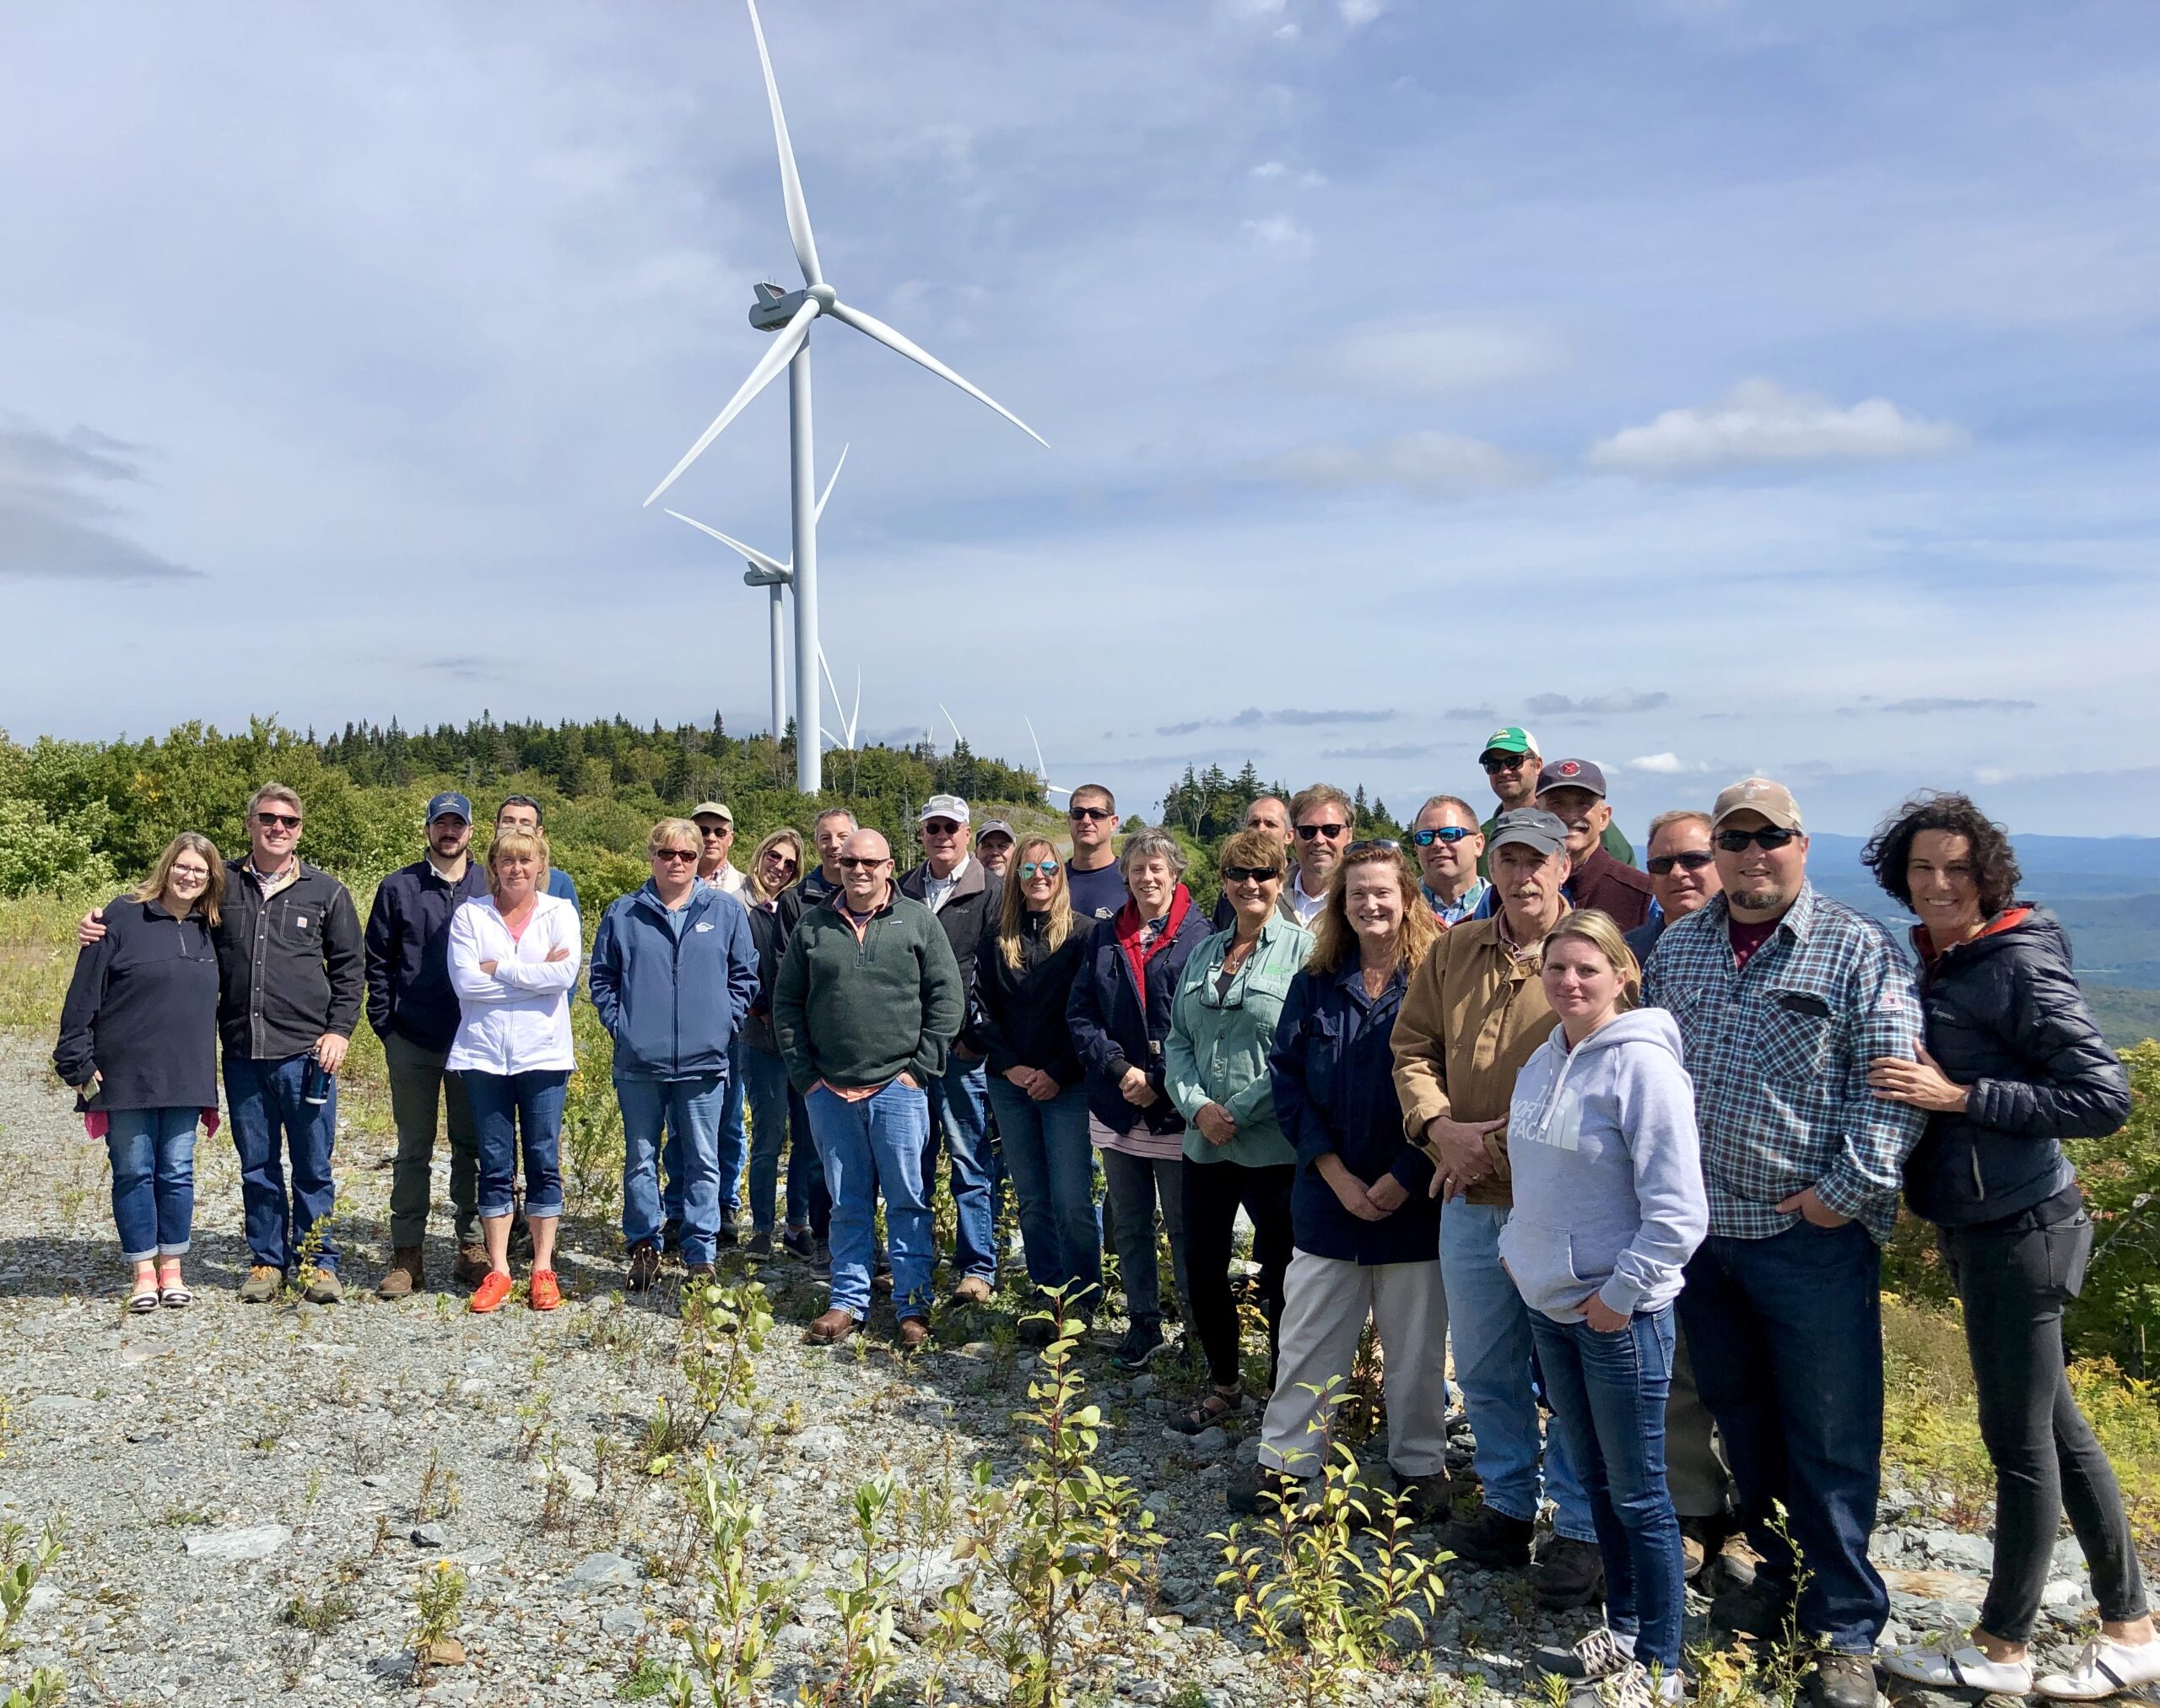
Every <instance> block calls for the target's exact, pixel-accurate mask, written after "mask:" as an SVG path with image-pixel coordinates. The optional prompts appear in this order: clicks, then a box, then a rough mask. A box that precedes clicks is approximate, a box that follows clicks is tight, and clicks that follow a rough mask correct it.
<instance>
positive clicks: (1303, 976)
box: [1267, 961, 1440, 1263]
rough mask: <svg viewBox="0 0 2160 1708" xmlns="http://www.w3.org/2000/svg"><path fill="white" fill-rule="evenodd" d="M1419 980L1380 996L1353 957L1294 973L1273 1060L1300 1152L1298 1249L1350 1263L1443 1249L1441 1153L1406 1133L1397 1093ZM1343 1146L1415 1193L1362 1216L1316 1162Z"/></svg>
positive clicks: (1369, 1178)
mask: <svg viewBox="0 0 2160 1708" xmlns="http://www.w3.org/2000/svg"><path fill="white" fill-rule="evenodd" d="M1409 986H1410V981H1409V979H1408V978H1407V976H1405V975H1404V974H1403V973H1402V972H1401V970H1397V971H1396V975H1395V976H1394V977H1393V978H1392V979H1390V981H1388V983H1387V986H1386V987H1385V989H1383V990H1382V991H1381V992H1380V995H1379V996H1378V997H1368V996H1367V995H1366V994H1365V977H1364V975H1363V972H1361V971H1360V970H1358V964H1357V963H1356V962H1355V961H1353V962H1352V963H1351V964H1350V965H1349V966H1348V967H1347V968H1345V969H1342V970H1338V971H1336V972H1331V973H1313V972H1301V973H1299V975H1298V976H1296V977H1295V978H1293V979H1292V980H1291V981H1290V992H1289V994H1288V996H1287V997H1284V998H1283V1001H1282V1019H1280V1020H1278V1021H1277V1023H1276V1028H1275V1048H1274V1050H1273V1051H1272V1053H1271V1054H1270V1056H1269V1057H1268V1062H1267V1069H1268V1077H1269V1078H1271V1079H1272V1081H1273V1082H1274V1085H1275V1118H1276V1119H1277V1121H1278V1122H1281V1123H1282V1136H1283V1137H1284V1138H1287V1139H1288V1140H1289V1141H1290V1144H1291V1147H1292V1149H1294V1150H1296V1152H1297V1153H1298V1176H1297V1180H1296V1181H1295V1182H1294V1183H1293V1185H1292V1186H1291V1188H1290V1230H1291V1235H1292V1237H1293V1239H1294V1240H1296V1241H1297V1246H1298V1249H1299V1251H1309V1252H1311V1253H1312V1254H1313V1256H1314V1257H1332V1258H1335V1259H1336V1260H1337V1261H1338V1262H1345V1263H1423V1262H1434V1261H1436V1260H1437V1259H1438V1258H1439V1255H1440V1202H1439V1199H1438V1198H1434V1197H1428V1196H1427V1188H1428V1187H1429V1186H1431V1185H1432V1181H1433V1163H1432V1159H1431V1158H1429V1157H1428V1156H1427V1155H1426V1154H1425V1153H1424V1152H1423V1150H1421V1149H1419V1148H1418V1147H1417V1146H1416V1145H1414V1144H1412V1143H1411V1142H1410V1141H1409V1140H1408V1139H1407V1138H1405V1137H1404V1136H1403V1131H1402V1105H1401V1103H1400V1102H1399V1101H1398V1100H1396V1093H1395V1046H1394V1039H1395V1017H1396V1013H1397V1011H1398V1010H1399V1009H1400V1008H1401V1006H1402V993H1403V992H1405V991H1406V990H1407V989H1408V988H1409ZM1330 1151H1333V1152H1334V1153H1335V1154H1336V1155H1337V1156H1339V1157H1341V1158H1342V1160H1343V1163H1344V1165H1345V1166H1347V1168H1348V1169H1349V1170H1350V1172H1351V1173H1352V1174H1353V1175H1355V1176H1358V1179H1359V1180H1361V1181H1363V1182H1364V1183H1365V1184H1366V1185H1367V1186H1371V1185H1372V1184H1373V1183H1374V1181H1377V1180H1379V1179H1380V1176H1383V1175H1393V1176H1395V1178H1396V1180H1398V1181H1401V1183H1402V1186H1403V1188H1404V1190H1405V1191H1407V1192H1408V1193H1409V1194H1410V1197H1409V1198H1408V1199H1407V1201H1406V1202H1405V1203H1402V1204H1401V1205H1399V1206H1398V1207H1397V1208H1396V1211H1395V1213H1393V1214H1392V1215H1390V1216H1388V1217H1387V1218H1385V1219H1384V1220H1381V1221H1377V1222H1368V1221H1363V1220H1361V1219H1359V1218H1358V1217H1356V1216H1353V1215H1352V1214H1351V1213H1350V1212H1349V1211H1347V1210H1346V1209H1345V1208H1343V1207H1342V1199H1340V1198H1338V1197H1336V1195H1335V1188H1334V1187H1332V1186H1330V1185H1328V1183H1327V1181H1326V1178H1325V1177H1324V1176H1322V1175H1321V1174H1320V1170H1319V1169H1318V1168H1317V1167H1316V1166H1315V1164H1317V1163H1318V1161H1319V1160H1320V1158H1321V1157H1323V1156H1325V1155H1326V1154H1328V1152H1330Z"/></svg>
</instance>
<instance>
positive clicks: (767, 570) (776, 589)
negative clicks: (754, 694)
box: [667, 445, 860, 747]
mask: <svg viewBox="0 0 2160 1708" xmlns="http://www.w3.org/2000/svg"><path fill="white" fill-rule="evenodd" d="M848 449H849V447H848V446H845V445H843V446H840V461H839V462H835V463H834V465H833V472H832V473H831V474H830V475H829V476H827V477H826V480H825V489H824V491H823V492H822V493H820V494H819V495H818V507H817V510H816V511H814V512H813V516H816V517H822V516H823V515H824V513H825V502H826V500H828V499H829V498H831V497H832V495H833V489H834V487H835V486H837V485H839V484H840V470H841V469H843V468H846V467H847V453H848ZM667 513H668V515H670V516H673V517H674V518H675V520H676V521H678V522H688V523H689V525H690V526H691V527H694V528H695V529H697V531H698V532H699V533H705V534H710V535H711V536H712V537H713V538H715V539H716V540H718V541H719V542H720V543H721V544H722V545H724V546H726V547H727V548H728V549H729V550H731V551H737V552H740V553H742V556H743V559H745V561H746V562H747V563H748V565H749V567H748V569H746V570H743V572H742V585H743V586H746V587H764V588H767V589H769V590H770V592H771V594H772V600H771V609H770V615H771V619H772V648H773V704H772V711H773V739H774V740H775V742H777V741H778V740H779V739H780V736H781V734H782V733H783V732H785V731H786V728H787V663H786V661H787V623H786V619H785V618H784V617H783V616H782V615H781V614H780V590H781V589H782V588H783V587H785V586H787V585H788V584H789V583H790V582H791V581H794V579H795V567H794V562H793V560H792V559H790V560H789V561H788V562H787V563H782V562H780V559H778V558H775V557H773V556H771V555H770V554H768V553H765V552H761V551H759V549H757V548H756V547H755V546H746V545H744V544H743V543H742V541H740V540H738V539H737V538H735V537H734V536H733V535H732V534H724V533H722V532H721V531H720V530H719V529H718V528H716V527H712V526H711V525H710V523H707V522H699V520H698V519H697V517H695V516H685V515H683V512H682V511H679V510H671V511H668V512H667ZM824 657H825V652H824V648H823V646H820V647H819V648H818V662H820V663H823V662H824ZM825 679H826V682H827V684H830V683H831V681H832V671H831V669H830V668H827V669H826V672H825ZM857 708H858V710H859V709H860V699H859V697H858V700H857ZM833 710H834V712H838V711H840V690H839V689H837V688H835V689H833ZM848 745H849V746H850V747H853V746H854V745H855V741H854V738H853V733H852V727H851V726H850V736H849V740H848Z"/></svg>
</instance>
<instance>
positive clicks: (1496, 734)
mask: <svg viewBox="0 0 2160 1708" xmlns="http://www.w3.org/2000/svg"><path fill="white" fill-rule="evenodd" d="M1539 751H1540V749H1539V748H1538V745H1537V738H1536V736H1534V735H1532V734H1531V732H1529V731H1528V730H1526V729H1525V728H1523V727H1522V726H1521V725H1520V724H1514V723H1510V724H1506V725H1504V726H1503V727H1500V728H1498V729H1496V730H1494V731H1493V732H1492V734H1490V735H1488V736H1487V737H1486V738H1485V745H1484V746H1483V747H1482V748H1480V749H1477V757H1478V758H1480V759H1483V758H1484V757H1485V755H1486V754H1534V753H1537V752H1539Z"/></svg>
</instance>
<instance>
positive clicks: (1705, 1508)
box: [1665, 1334, 1733, 1518]
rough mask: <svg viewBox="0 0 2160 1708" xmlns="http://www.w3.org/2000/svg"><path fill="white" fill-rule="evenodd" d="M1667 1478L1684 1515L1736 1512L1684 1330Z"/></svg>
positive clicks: (1670, 1416) (1669, 1404)
mask: <svg viewBox="0 0 2160 1708" xmlns="http://www.w3.org/2000/svg"><path fill="white" fill-rule="evenodd" d="M1665 1480H1666V1486H1667V1487H1668V1488H1669V1489H1671V1491H1672V1505H1673V1510H1674V1511H1677V1512H1678V1513H1679V1515H1680V1516H1682V1518H1722V1517H1724V1516H1725V1515H1726V1514H1727V1513H1728V1512H1730V1511H1731V1510H1732V1507H1733V1496H1732V1473H1731V1471H1729V1470H1728V1469H1726V1468H1725V1455H1724V1453H1723V1452H1721V1451H1720V1450H1719V1446H1718V1442H1717V1440H1716V1437H1715V1436H1714V1435H1712V1434H1711V1425H1710V1413H1709V1408H1707V1407H1705V1406H1704V1403H1703V1397H1702V1396H1701V1395H1700V1394H1698V1392H1695V1366H1694V1364H1693V1361H1692V1360H1691V1359H1689V1358H1688V1356H1687V1336H1686V1335H1684V1334H1683V1335H1682V1336H1681V1337H1680V1338H1679V1341H1678V1343H1677V1349H1676V1354H1675V1356H1674V1358H1673V1360H1672V1389H1671V1393H1670V1394H1669V1395H1668V1396H1667V1397H1666V1403H1665Z"/></svg>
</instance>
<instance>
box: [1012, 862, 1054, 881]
mask: <svg viewBox="0 0 2160 1708" xmlns="http://www.w3.org/2000/svg"><path fill="white" fill-rule="evenodd" d="M1020 875H1021V876H1022V877H1023V878H1055V877H1056V876H1057V862H1056V861H1055V860H1023V861H1022V862H1020Z"/></svg>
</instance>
